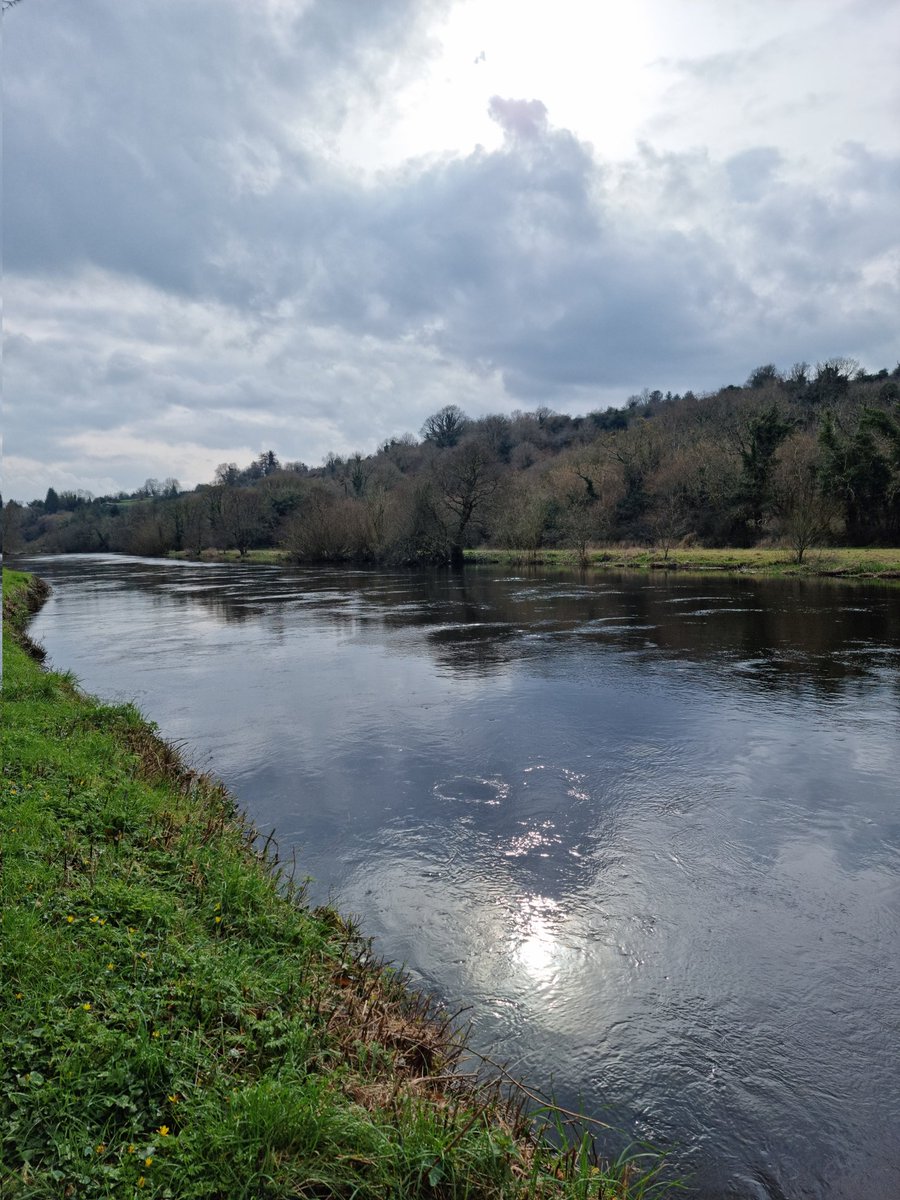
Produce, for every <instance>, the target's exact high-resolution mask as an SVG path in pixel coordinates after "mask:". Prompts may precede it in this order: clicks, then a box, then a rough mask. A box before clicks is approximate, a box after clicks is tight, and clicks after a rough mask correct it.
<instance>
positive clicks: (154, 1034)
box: [150, 1029, 159, 1037]
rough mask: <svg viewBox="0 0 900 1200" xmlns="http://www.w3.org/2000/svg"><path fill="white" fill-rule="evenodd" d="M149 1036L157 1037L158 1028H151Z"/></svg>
mask: <svg viewBox="0 0 900 1200" xmlns="http://www.w3.org/2000/svg"><path fill="white" fill-rule="evenodd" d="M150 1036H151V1037H159V1030H158V1029H154V1030H153V1032H152V1033H151V1034H150Z"/></svg>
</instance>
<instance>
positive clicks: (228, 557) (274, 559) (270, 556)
mask: <svg viewBox="0 0 900 1200" xmlns="http://www.w3.org/2000/svg"><path fill="white" fill-rule="evenodd" d="M166 557H167V558H178V559H182V560H183V561H185V562H246V563H262V564H268V565H270V566H271V565H272V564H274V563H287V562H290V561H291V556H290V555H289V554H288V552H287V550H248V551H247V553H246V554H245V555H244V556H243V557H241V555H240V554H239V553H238V551H237V550H213V549H210V550H203V551H202V552H201V553H200V555H199V557H198V556H197V555H196V554H192V553H191V552H190V551H189V550H170V551H169V552H168V554H167V555H166Z"/></svg>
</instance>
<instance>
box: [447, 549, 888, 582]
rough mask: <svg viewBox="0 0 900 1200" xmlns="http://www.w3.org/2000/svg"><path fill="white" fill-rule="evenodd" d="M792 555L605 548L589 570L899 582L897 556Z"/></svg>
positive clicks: (498, 557) (570, 557) (560, 555)
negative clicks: (711, 573)
mask: <svg viewBox="0 0 900 1200" xmlns="http://www.w3.org/2000/svg"><path fill="white" fill-rule="evenodd" d="M794 558H795V556H794V554H793V552H792V551H790V550H785V549H771V548H765V549H761V548H760V549H756V548H754V549H750V550H738V549H695V548H691V549H673V550H670V551H669V553H668V555H665V554H664V552H663V551H662V550H653V549H647V548H646V547H637V546H625V547H609V548H605V549H597V550H590V551H589V562H588V568H589V569H590V570H595V569H598V570H599V569H607V570H609V569H615V570H622V569H625V570H645V571H646V570H667V571H694V572H699V573H704V572H710V571H730V572H739V573H742V574H754V575H773V576H779V575H783V576H791V577H803V576H817V575H818V576H832V577H835V578H845V579H860V578H879V579H900V550H897V549H874V550H873V549H852V548H846V547H836V548H829V549H817V550H807V552H806V554H805V555H804V558H803V562H802V563H799V564H798V563H797V562H795V561H794ZM466 561H467V562H473V563H500V564H509V565H521V564H528V563H532V564H535V565H543V566H556V567H572V566H577V565H578V561H577V556H576V554H575V552H574V551H572V550H538V551H536V552H531V551H528V550H491V549H478V550H467V551H466Z"/></svg>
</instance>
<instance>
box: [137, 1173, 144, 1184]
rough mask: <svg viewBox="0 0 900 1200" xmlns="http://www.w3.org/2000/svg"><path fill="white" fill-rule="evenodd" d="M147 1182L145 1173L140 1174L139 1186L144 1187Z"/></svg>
mask: <svg viewBox="0 0 900 1200" xmlns="http://www.w3.org/2000/svg"><path fill="white" fill-rule="evenodd" d="M145 1183H146V1180H145V1179H144V1177H143V1175H141V1176H139V1177H138V1181H137V1185H138V1187H143V1186H144V1184H145Z"/></svg>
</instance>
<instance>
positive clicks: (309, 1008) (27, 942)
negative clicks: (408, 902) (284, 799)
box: [0, 572, 666, 1200]
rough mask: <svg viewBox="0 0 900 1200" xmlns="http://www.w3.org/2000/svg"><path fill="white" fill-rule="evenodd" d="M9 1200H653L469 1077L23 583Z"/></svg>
mask: <svg viewBox="0 0 900 1200" xmlns="http://www.w3.org/2000/svg"><path fill="white" fill-rule="evenodd" d="M3 584H4V596H3V599H4V615H5V620H4V680H3V683H4V726H3V728H4V744H5V745H4V758H3V766H2V780H0V782H2V808H0V825H2V857H3V861H2V867H3V870H2V883H0V887H2V893H0V894H2V913H3V929H2V933H3V937H2V945H0V967H2V974H0V1139H2V1140H0V1193H2V1195H3V1196H4V1197H9V1200H26V1198H27V1200H32V1198H34V1200H36V1198H44V1197H46V1198H48V1200H49V1198H50V1197H53V1198H59V1197H65V1198H70V1197H71V1198H73V1200H74V1198H76V1197H91V1198H93V1197H106V1196H109V1197H126V1196H127V1197H131V1196H135V1197H138V1196H139V1197H144V1196H155V1197H175V1198H182V1197H183V1198H189V1197H190V1198H192V1197H208V1198H221V1200H226V1198H227V1200H238V1198H240V1197H245V1198H247V1200H251V1198H254V1200H255V1198H258V1197H273V1198H274V1197H327V1196H338V1197H359V1198H367V1197H371V1198H375V1197H379V1198H384V1197H398V1198H400V1197H403V1198H407V1197H434V1198H436V1200H437V1198H447V1200H450V1198H456V1197H467V1198H469V1200H478V1198H481V1197H484V1198H488V1197H496V1198H499V1197H509V1198H512V1197H525V1196H530V1197H548V1198H549V1197H560V1198H563V1197H584V1198H585V1200H586V1198H587V1197H598V1198H609V1197H623V1198H625V1197H637V1196H642V1195H649V1194H651V1193H652V1194H659V1193H661V1192H662V1191H664V1190H666V1188H665V1185H664V1184H663V1183H661V1182H660V1174H659V1166H660V1164H659V1162H658V1160H657V1159H655V1158H651V1159H650V1160H649V1165H650V1167H651V1169H650V1170H649V1171H647V1172H644V1173H642V1174H641V1173H639V1171H638V1167H639V1166H640V1161H639V1160H640V1156H639V1157H638V1159H631V1160H626V1159H623V1160H621V1161H619V1162H617V1163H615V1164H612V1165H610V1164H601V1163H599V1162H598V1161H597V1160H596V1159H595V1158H594V1156H593V1154H592V1152H591V1144H590V1140H589V1138H587V1137H586V1136H584V1135H574V1136H573V1137H571V1138H569V1139H568V1140H566V1139H565V1138H563V1139H562V1141H561V1143H560V1145H558V1146H557V1147H556V1148H554V1147H553V1146H551V1145H550V1144H549V1143H548V1142H545V1141H543V1139H541V1138H540V1137H538V1136H536V1134H535V1132H534V1124H533V1116H532V1117H529V1116H527V1115H526V1114H525V1113H524V1112H523V1110H522V1108H521V1106H517V1105H516V1104H514V1103H512V1102H510V1100H509V1098H508V1097H506V1098H504V1096H502V1095H501V1094H500V1091H499V1087H498V1085H497V1084H496V1083H490V1084H485V1083H484V1082H483V1081H479V1080H477V1079H475V1078H473V1077H471V1076H467V1075H465V1074H464V1073H462V1072H461V1071H460V1070H459V1068H458V1060H459V1057H460V1055H461V1053H462V1050H463V1043H462V1040H461V1039H460V1038H459V1037H458V1036H457V1035H456V1034H455V1033H454V1031H453V1026H452V1023H451V1022H449V1021H448V1020H447V1019H446V1015H445V1014H443V1013H441V1012H440V1011H437V1010H434V1009H432V1006H431V1005H430V1003H429V1002H428V1000H426V999H424V998H422V997H420V996H417V995H416V994H414V993H413V992H411V991H410V990H409V989H408V988H407V987H406V986H405V985H404V983H403V981H402V979H400V978H399V977H398V976H397V975H395V974H394V973H393V972H392V971H390V970H389V969H386V968H384V967H382V966H381V965H379V964H378V963H376V962H374V961H373V960H372V958H371V956H370V953H369V948H368V945H367V943H366V942H365V941H364V940H363V939H362V938H360V936H359V935H358V933H357V931H356V930H355V929H354V927H353V926H352V925H351V924H350V923H348V922H347V921H345V920H344V919H342V918H341V917H340V916H338V915H337V914H336V913H335V912H333V911H331V910H315V911H311V910H310V909H309V908H307V907H305V906H304V904H303V892H302V886H299V887H298V886H296V885H295V884H294V882H293V881H292V880H291V879H289V878H287V877H286V876H285V875H284V874H283V873H281V871H280V868H279V867H278V865H277V863H276V862H275V861H274V859H273V858H272V856H271V855H266V854H265V852H263V851H260V849H259V847H258V842H257V840H256V839H255V835H254V831H253V830H252V829H251V828H250V827H249V826H248V824H247V822H246V821H245V820H244V819H243V818H242V817H241V815H240V814H239V813H238V812H237V811H236V809H235V806H234V804H233V802H232V800H231V798H230V797H229V796H228V794H227V793H226V791H225V790H224V789H223V787H222V786H221V785H220V784H217V783H216V782H215V781H214V780H211V779H209V778H208V777H205V776H202V775H199V774H197V773H196V772H193V771H191V770H189V769H188V768H186V767H185V766H184V764H183V763H182V762H181V761H180V760H179V758H178V756H177V754H176V753H175V752H174V751H173V749H172V748H171V747H169V746H168V745H166V744H165V743H164V742H162V741H161V740H160V739H159V738H158V737H157V736H156V735H155V733H154V732H153V730H152V728H151V727H150V726H148V725H147V724H146V722H145V721H144V720H143V719H142V718H141V716H140V714H139V713H138V712H137V711H136V710H135V709H134V708H133V707H131V706H110V705H105V704H101V703H99V702H97V701H96V700H93V699H91V698H89V697H85V696H83V695H82V694H80V693H79V692H78V690H77V688H76V687H75V685H74V681H73V679H72V678H71V677H70V676H68V675H65V674H56V673H51V672H47V671H45V670H44V669H43V668H42V667H41V666H40V663H39V661H38V658H39V653H40V652H39V648H37V647H35V646H34V644H33V643H31V642H29V641H28V639H27V635H26V634H25V627H26V624H27V620H28V617H29V615H30V613H31V612H32V611H33V610H34V609H35V608H36V607H38V606H39V605H40V603H41V602H42V600H43V596H44V595H45V594H46V588H45V587H44V586H43V585H42V584H40V582H39V581H36V580H34V579H33V578H31V577H29V576H26V575H23V574H20V573H15V572H4V576H3Z"/></svg>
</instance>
